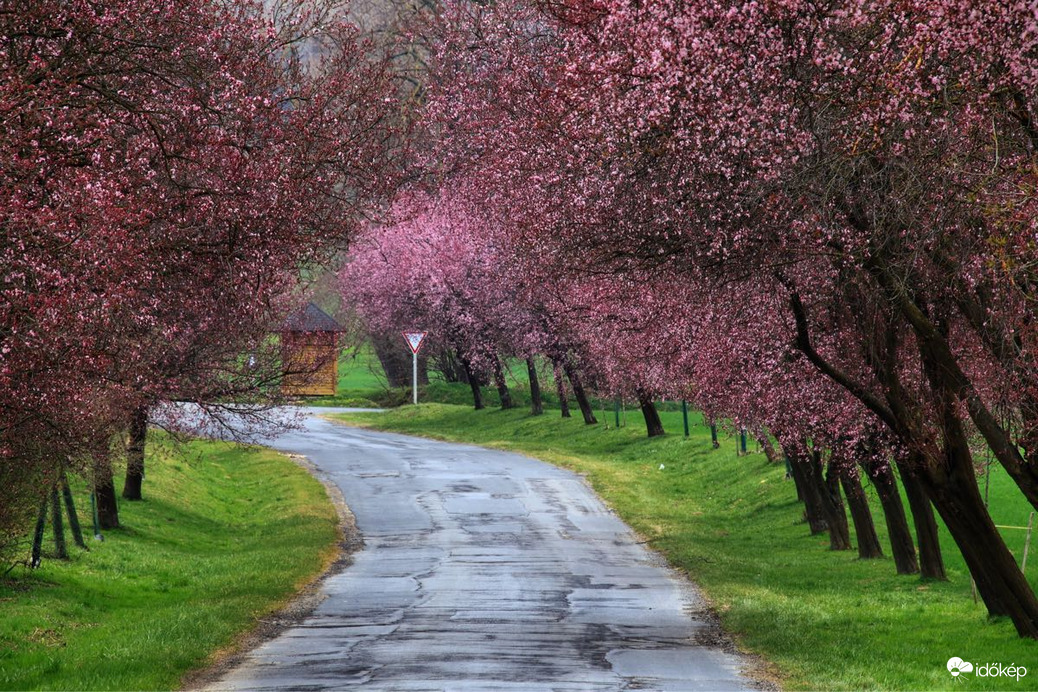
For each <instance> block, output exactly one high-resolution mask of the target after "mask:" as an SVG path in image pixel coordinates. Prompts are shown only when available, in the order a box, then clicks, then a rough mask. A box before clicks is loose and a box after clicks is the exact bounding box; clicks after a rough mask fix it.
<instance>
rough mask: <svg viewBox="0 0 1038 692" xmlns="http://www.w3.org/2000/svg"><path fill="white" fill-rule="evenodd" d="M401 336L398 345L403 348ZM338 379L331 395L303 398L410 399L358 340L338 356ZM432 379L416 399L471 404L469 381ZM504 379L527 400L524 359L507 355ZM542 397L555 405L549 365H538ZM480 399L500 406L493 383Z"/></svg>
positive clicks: (341, 402)
mask: <svg viewBox="0 0 1038 692" xmlns="http://www.w3.org/2000/svg"><path fill="white" fill-rule="evenodd" d="M403 347H404V346H403V340H401V348H403ZM338 370H339V381H338V385H337V387H336V394H335V396H326V397H315V398H311V399H307V400H306V403H307V404H308V405H312V406H353V407H360V408H381V407H386V408H393V407H396V406H402V405H404V404H410V403H411V396H412V393H411V387H410V386H407V387H396V388H393V387H389V386H388V385H387V384H386V378H385V374H384V372H383V370H382V365H381V364H380V363H379V361H378V358H377V357H376V355H375V351H374V349H372V348H371V346H370V345H367V344H361V345H359V346H357V347H356V348H350V349H345V350H344V351H343V352H342V353H341V354H340V357H339V368H338ZM430 377H431V379H432V381H431V382H430V383H429V384H427V385H422V386H421V387H419V394H418V397H419V401H421V402H436V403H441V404H458V405H469V406H471V405H472V391H471V389H470V388H469V385H467V384H463V383H460V382H444V381H443V380H442V379H438V373H435V372H430ZM505 379H506V381H507V382H508V385H509V390H510V392H511V395H512V398H513V401H514V402H515V403H516V404H517V405H519V406H529V404H530V383H529V379H528V376H527V372H526V363H525V362H524V361H521V360H515V359H510V360H508V361H507V362H506V363H505ZM541 380H542V381H541V388H542V390H543V391H542V398H543V399H544V402H545V405H547V406H551V405H558V396H557V395H556V394H555V391H554V384H553V381H552V379H551V373H550V369H549V368H547V367H542V368H541ZM482 392H483V400H484V402H485V403H486V405H487V406H488V407H496V406H500V403H501V400H500V398H499V396H498V392H497V389H496V388H495V387H483V388H482Z"/></svg>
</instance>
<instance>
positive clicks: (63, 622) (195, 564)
mask: <svg viewBox="0 0 1038 692" xmlns="http://www.w3.org/2000/svg"><path fill="white" fill-rule="evenodd" d="M149 446H150V448H151V449H152V450H154V451H153V452H152V454H151V455H150V457H149V459H148V461H147V468H148V477H147V480H146V481H145V486H144V493H145V501H143V502H135V503H130V502H124V503H122V505H121V507H120V515H121V516H120V518H121V520H122V522H123V524H124V526H125V528H123V529H121V530H115V531H109V532H106V535H105V541H104V542H103V543H98V542H95V541H93V540H91V539H89V538H88V542H89V545H90V551H89V552H84V551H82V550H81V549H78V548H75V547H72V548H71V550H72V552H73V559H72V560H71V561H70V562H67V563H63V562H60V561H57V560H45V561H44V564H43V566H42V567H41V568H40V569H39V570H36V571H35V572H32V573H28V572H23V573H21V574H19V573H18V572H15V573H14V575H15V576H14V578H8V579H6V580H3V581H0V614H2V618H0V688H3V689H83V690H87V689H89V690H94V689H117V690H130V689H170V688H175V687H177V686H178V684H179V681H180V680H181V678H182V677H183V675H184V674H185V673H186V672H188V671H190V670H191V669H194V668H198V667H200V666H202V665H205V664H206V663H207V662H209V661H210V660H211V657H212V656H213V655H214V653H215V652H217V651H218V650H220V649H222V648H225V647H228V646H229V645H231V644H232V643H233V642H234V641H235V638H236V637H237V636H239V635H240V634H242V633H243V632H244V631H246V630H247V629H249V628H250V627H251V626H252V625H253V624H254V623H255V622H256V620H257V619H258V618H260V617H263V616H264V615H266V614H268V613H270V612H272V611H273V610H275V609H276V608H277V607H279V606H280V605H282V604H283V603H284V602H285V601H286V600H287V599H288V598H290V597H291V596H292V595H293V594H294V593H295V591H296V590H297V589H298V588H299V587H300V586H302V584H303V583H305V582H306V581H308V580H309V579H310V578H312V577H313V576H314V575H316V574H318V573H319V572H320V571H321V570H322V569H323V568H324V567H325V566H326V565H327V564H329V562H330V560H331V559H332V558H333V556H334V554H335V544H336V541H337V538H338V531H337V528H336V525H337V517H336V513H335V509H334V507H333V506H332V505H331V503H330V502H329V500H328V498H327V496H326V494H325V491H324V488H323V487H321V485H320V483H318V482H317V481H316V480H314V479H313V478H312V477H311V476H310V475H309V474H308V473H306V472H305V471H304V470H303V469H301V468H300V467H298V466H296V465H295V464H293V463H292V462H291V461H290V460H288V459H286V458H285V457H283V456H281V455H278V454H276V453H274V452H271V451H269V450H264V449H255V448H251V449H246V448H240V447H231V446H229V445H227V444H223V443H214V442H203V441H198V442H192V443H190V444H188V445H187V446H186V448H185V449H181V450H177V452H176V453H175V454H174V453H172V452H171V451H170V450H168V449H163V448H162V447H157V445H149ZM120 485H121V484H120V482H119V481H118V479H117V487H120ZM76 500H77V503H78V508H79V513H80V516H81V519H82V520H83V521H84V522H85V528H87V529H88V528H89V523H90V522H89V507H90V505H89V500H88V498H87V496H85V494H84V493H81V492H80V493H77V497H76ZM48 532H49V528H48ZM87 533H88V534H89V531H87ZM69 541H70V545H71V537H69Z"/></svg>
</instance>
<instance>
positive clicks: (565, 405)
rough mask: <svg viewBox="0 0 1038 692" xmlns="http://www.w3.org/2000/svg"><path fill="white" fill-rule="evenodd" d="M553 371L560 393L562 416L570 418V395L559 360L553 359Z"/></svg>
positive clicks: (556, 386)
mask: <svg viewBox="0 0 1038 692" xmlns="http://www.w3.org/2000/svg"><path fill="white" fill-rule="evenodd" d="M552 373H553V374H554V375H555V391H556V392H558V394H559V408H560V409H561V410H562V417H563V418H569V417H570V412H569V397H567V396H566V378H565V377H564V376H563V374H562V366H561V365H559V361H558V360H555V359H552Z"/></svg>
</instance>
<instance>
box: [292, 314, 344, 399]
mask: <svg viewBox="0 0 1038 692" xmlns="http://www.w3.org/2000/svg"><path fill="white" fill-rule="evenodd" d="M342 331H343V330H342V326H341V325H340V324H339V323H338V322H336V321H335V320H334V319H332V317H331V316H330V315H329V314H328V313H326V312H325V311H324V310H322V309H321V308H319V307H317V306H316V305H314V304H313V303H308V304H307V305H306V307H304V308H302V309H301V310H297V311H296V312H294V313H292V314H291V315H289V316H288V318H287V319H286V320H285V323H284V324H283V325H282V327H281V362H282V364H283V367H284V377H283V378H282V380H281V392H282V393H283V394H285V395H287V396H334V395H335V387H336V385H337V384H338V381H339V334H340V333H341V332H342Z"/></svg>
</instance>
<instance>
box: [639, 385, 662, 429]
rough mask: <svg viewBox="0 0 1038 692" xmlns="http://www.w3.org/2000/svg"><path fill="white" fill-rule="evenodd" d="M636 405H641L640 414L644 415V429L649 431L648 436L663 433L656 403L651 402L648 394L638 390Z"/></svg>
mask: <svg viewBox="0 0 1038 692" xmlns="http://www.w3.org/2000/svg"><path fill="white" fill-rule="evenodd" d="M638 405H639V406H641V407H642V415H643V416H645V429H646V430H647V432H648V433H649V437H659V436H660V435H663V434H665V433H664V431H663V422H662V421H661V420H660V414H659V412H658V411H657V410H656V404H654V403H652V399H650V398H649V395H648V394H646V393H645V392H643V391H640V390H639V391H638Z"/></svg>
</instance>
